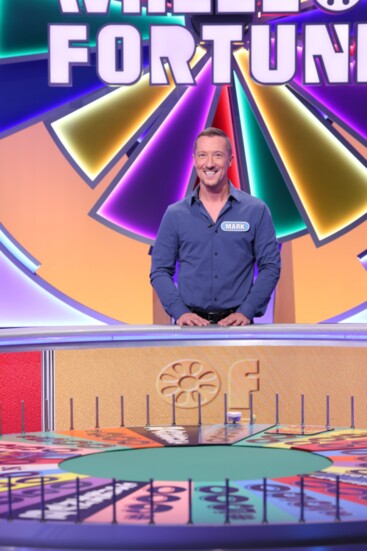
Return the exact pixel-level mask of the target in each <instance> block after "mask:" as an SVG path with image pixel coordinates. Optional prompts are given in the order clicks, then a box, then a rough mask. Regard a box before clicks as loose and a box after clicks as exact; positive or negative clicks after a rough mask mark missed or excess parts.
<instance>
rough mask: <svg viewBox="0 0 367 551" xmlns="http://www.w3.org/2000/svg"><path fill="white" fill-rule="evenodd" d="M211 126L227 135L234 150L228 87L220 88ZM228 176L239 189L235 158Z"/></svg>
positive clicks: (234, 141) (234, 142)
mask: <svg viewBox="0 0 367 551" xmlns="http://www.w3.org/2000/svg"><path fill="white" fill-rule="evenodd" d="M212 126H214V127H215V128H221V129H222V130H223V131H224V132H225V133H226V134H227V136H228V137H229V139H230V140H231V142H232V145H233V148H234V150H235V144H236V140H235V135H234V130H233V124H232V116H231V105H230V99H229V87H228V86H223V88H222V91H221V94H220V97H219V101H218V107H217V110H216V112H215V115H214V119H213V122H212ZM228 176H229V179H230V180H231V182H232V184H233V185H234V186H235V187H237V188H239V189H241V184H240V177H239V173H238V164H237V160H236V156H235V157H234V159H233V162H232V166H231V168H230V169H229V171H228Z"/></svg>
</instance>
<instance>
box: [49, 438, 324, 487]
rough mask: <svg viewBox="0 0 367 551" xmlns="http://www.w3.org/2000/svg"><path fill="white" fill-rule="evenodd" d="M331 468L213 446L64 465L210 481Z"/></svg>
mask: <svg viewBox="0 0 367 551" xmlns="http://www.w3.org/2000/svg"><path fill="white" fill-rule="evenodd" d="M330 465H331V461H330V460H329V459H327V458H326V457H323V456H320V455H316V454H314V453H310V452H306V451H300V450H287V449H277V448H256V447H246V446H215V445H210V446H182V447H181V446H175V447H168V448H163V447H159V448H140V449H134V450H132V449H118V450H112V451H107V452H102V453H94V454H90V455H84V456H81V457H76V458H74V459H67V460H65V461H63V462H62V464H61V465H60V467H61V468H62V469H63V470H65V471H67V472H73V473H77V474H81V475H89V476H95V477H100V478H116V479H117V480H127V481H148V480H149V479H151V478H152V479H154V480H161V481H174V480H176V481H183V480H187V479H188V478H191V479H192V480H193V481H196V482H207V481H223V480H224V479H226V478H229V479H231V480H258V479H262V478H265V477H266V478H280V477H286V476H295V475H299V474H310V473H312V472H315V471H319V470H322V469H325V468H326V467H329V466H330Z"/></svg>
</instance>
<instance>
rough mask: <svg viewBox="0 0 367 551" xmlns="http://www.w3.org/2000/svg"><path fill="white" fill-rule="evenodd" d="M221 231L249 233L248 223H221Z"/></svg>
mask: <svg viewBox="0 0 367 551" xmlns="http://www.w3.org/2000/svg"><path fill="white" fill-rule="evenodd" d="M220 227H221V229H222V230H223V231H249V229H250V224H249V223H248V222H222V223H221V225H220Z"/></svg>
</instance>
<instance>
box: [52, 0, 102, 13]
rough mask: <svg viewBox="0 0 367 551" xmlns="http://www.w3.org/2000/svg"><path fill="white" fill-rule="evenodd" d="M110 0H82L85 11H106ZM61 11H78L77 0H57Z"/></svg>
mask: <svg viewBox="0 0 367 551" xmlns="http://www.w3.org/2000/svg"><path fill="white" fill-rule="evenodd" d="M110 1H111V0H83V3H84V6H85V9H86V12H87V13H107V12H108V10H109V7H110ZM59 4H60V8H61V11H62V13H80V10H79V5H78V1H77V0H59Z"/></svg>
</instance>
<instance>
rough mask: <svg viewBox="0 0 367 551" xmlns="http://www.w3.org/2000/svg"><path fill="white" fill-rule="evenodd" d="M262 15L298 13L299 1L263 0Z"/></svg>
mask: <svg viewBox="0 0 367 551" xmlns="http://www.w3.org/2000/svg"><path fill="white" fill-rule="evenodd" d="M262 5H263V7H262V12H263V13H283V14H284V13H298V12H299V0H263V1H262Z"/></svg>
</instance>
